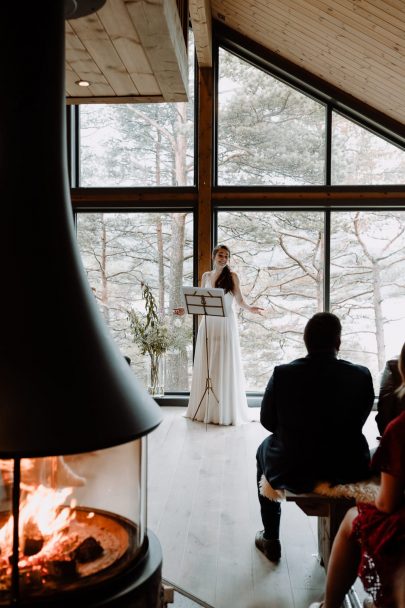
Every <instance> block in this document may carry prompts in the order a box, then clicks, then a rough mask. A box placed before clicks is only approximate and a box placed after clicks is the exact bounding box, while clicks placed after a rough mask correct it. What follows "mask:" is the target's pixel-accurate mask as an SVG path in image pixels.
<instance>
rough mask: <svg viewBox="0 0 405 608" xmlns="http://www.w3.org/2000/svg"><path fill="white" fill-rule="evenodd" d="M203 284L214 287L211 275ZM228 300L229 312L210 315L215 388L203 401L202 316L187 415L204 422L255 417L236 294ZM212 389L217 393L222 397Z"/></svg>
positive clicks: (227, 296)
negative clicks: (247, 385) (244, 364)
mask: <svg viewBox="0 0 405 608" xmlns="http://www.w3.org/2000/svg"><path fill="white" fill-rule="evenodd" d="M202 287H212V285H211V284H210V279H209V275H208V277H207V278H206V279H205V281H204V284H203V285H202ZM224 300H225V311H226V315H227V316H225V317H206V323H207V333H208V362H209V372H210V378H211V386H212V389H213V391H207V392H206V394H205V395H204V398H203V400H202V401H201V398H202V396H203V394H204V391H205V387H206V378H207V355H206V348H205V319H202V321H201V322H200V326H199V329H198V335H197V343H196V349H195V356H194V368H193V377H192V382H191V391H190V400H189V402H188V408H187V411H186V413H185V416H186V417H187V418H194V416H195V418H194V419H195V420H199V421H200V422H212V423H214V424H224V425H230V424H233V425H238V424H244V423H245V422H249V420H250V419H251V417H250V416H249V408H248V404H247V400H246V392H245V391H246V388H245V376H244V373H243V368H242V360H241V354H240V345H239V331H238V325H237V322H236V316H235V312H234V296H233V294H232V293H231V292H228V293H226V294H225V297H224ZM212 393H215V396H216V397H217V399H218V401H217V400H216V398H215V397H214V395H213V394H212ZM200 401H201V405H200V406H199V404H200ZM218 402H219V403H218ZM197 409H198V411H197ZM196 412H197V414H196Z"/></svg>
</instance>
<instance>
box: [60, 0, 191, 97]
mask: <svg viewBox="0 0 405 608" xmlns="http://www.w3.org/2000/svg"><path fill="white" fill-rule="evenodd" d="M183 4H184V3H182V2H176V0H153V2H151V1H148V0H107V2H106V3H105V5H104V6H103V7H102V8H101V9H100V10H99V11H98V12H97V13H94V14H92V15H89V16H88V17H81V18H80V19H73V20H71V21H67V22H66V28H65V30H66V99H67V102H68V103H109V102H110V103H111V102H114V103H130V102H132V103H133V102H143V103H147V102H159V101H160V102H162V101H185V100H187V87H188V61H187V50H186V42H185V37H184V33H183V32H184V23H182V17H183V15H182V10H181V7H182V5H183ZM179 9H180V10H179ZM183 21H184V20H183ZM187 23H188V15H186V24H187ZM80 80H84V81H87V82H89V83H90V86H87V87H82V86H79V85H78V84H77V83H78V82H79V81H80Z"/></svg>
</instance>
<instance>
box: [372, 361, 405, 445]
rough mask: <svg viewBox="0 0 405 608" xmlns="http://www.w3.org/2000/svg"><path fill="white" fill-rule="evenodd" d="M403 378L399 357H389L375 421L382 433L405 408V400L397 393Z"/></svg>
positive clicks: (383, 376) (382, 379)
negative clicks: (400, 371)
mask: <svg viewBox="0 0 405 608" xmlns="http://www.w3.org/2000/svg"><path fill="white" fill-rule="evenodd" d="M401 383H402V378H401V374H400V373H399V369H398V359H389V361H387V362H386V364H385V368H384V371H383V375H382V378H381V387H380V394H379V395H378V403H377V410H378V414H377V416H376V417H375V421H376V423H377V426H378V430H379V431H380V433H381V435H382V434H383V433H384V431H385V427H386V426H387V424H388V423H389V422H391V420H394V418H396V417H397V416H399V414H400V413H401V412H402V411H403V410H404V409H405V401H404V400H403V399H400V398H399V397H398V395H397V394H396V389H397V388H398V387H399V386H400V385H401Z"/></svg>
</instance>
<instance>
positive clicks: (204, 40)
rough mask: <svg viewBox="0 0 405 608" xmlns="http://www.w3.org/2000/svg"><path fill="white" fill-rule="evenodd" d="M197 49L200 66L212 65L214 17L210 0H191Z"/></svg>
mask: <svg viewBox="0 0 405 608" xmlns="http://www.w3.org/2000/svg"><path fill="white" fill-rule="evenodd" d="M188 8H189V11H190V19H191V23H192V26H193V34H194V44H195V51H196V54H197V60H198V65H199V66H200V68H211V67H212V17H211V4H210V2H209V0H189V5H188Z"/></svg>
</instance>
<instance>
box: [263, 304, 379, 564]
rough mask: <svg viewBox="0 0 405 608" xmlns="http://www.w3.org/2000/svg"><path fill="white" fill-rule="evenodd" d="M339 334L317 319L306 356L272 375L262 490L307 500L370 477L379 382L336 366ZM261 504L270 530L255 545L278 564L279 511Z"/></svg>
mask: <svg viewBox="0 0 405 608" xmlns="http://www.w3.org/2000/svg"><path fill="white" fill-rule="evenodd" d="M341 329H342V328H341V324H340V321H339V319H338V318H337V317H336V316H335V315H333V314H331V313H326V312H325V313H317V314H316V315H314V316H313V317H312V318H311V319H310V320H309V321H308V323H307V325H306V327H305V331H304V342H305V346H306V348H307V351H308V355H307V356H306V357H303V358H302V359H296V360H295V361H292V362H291V363H288V364H286V365H278V366H276V367H275V368H274V372H273V375H272V377H271V378H270V381H269V383H268V385H267V388H266V391H265V394H264V397H263V401H262V406H261V412H260V421H261V423H262V425H263V426H264V427H265V428H266V429H267V430H269V431H270V432H271V433H272V435H270V436H269V437H268V438H267V439H265V440H264V441H263V443H262V444H261V445H260V446H259V449H258V450H257V455H256V458H257V481H258V484H259V481H260V479H261V477H262V475H263V474H264V476H265V478H266V479H267V481H268V482H269V483H270V484H271V485H272V487H273V488H275V489H276V488H284V489H287V490H290V491H292V492H295V493H304V492H311V491H312V490H313V489H314V486H315V485H316V483H317V482H318V481H329V482H331V483H332V484H338V483H350V482H354V481H358V480H360V479H365V478H367V477H369V476H370V472H369V462H370V452H369V447H368V444H367V440H366V438H365V437H364V435H363V434H362V428H363V425H364V423H365V421H366V419H367V416H368V415H369V413H370V410H371V408H372V405H373V400H374V390H373V382H372V379H371V374H370V372H369V370H368V369H367V368H366V367H363V366H361V365H354V364H353V363H350V362H349V361H344V360H342V359H338V358H337V354H338V351H339V348H340V336H341ZM258 490H259V487H258ZM259 501H260V508H261V516H262V521H263V525H264V530H261V531H260V532H257V534H256V539H255V544H256V547H257V548H258V549H259V550H260V551H262V552H263V553H264V555H265V556H266V557H267V558H268V559H269V560H271V561H278V560H279V559H280V556H281V547H280V541H279V528H280V516H281V507H280V503H279V502H276V501H272V500H269V499H268V498H265V497H263V496H261V494H260V491H259Z"/></svg>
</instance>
